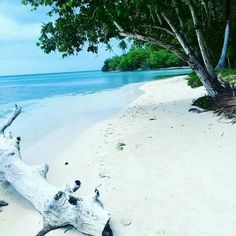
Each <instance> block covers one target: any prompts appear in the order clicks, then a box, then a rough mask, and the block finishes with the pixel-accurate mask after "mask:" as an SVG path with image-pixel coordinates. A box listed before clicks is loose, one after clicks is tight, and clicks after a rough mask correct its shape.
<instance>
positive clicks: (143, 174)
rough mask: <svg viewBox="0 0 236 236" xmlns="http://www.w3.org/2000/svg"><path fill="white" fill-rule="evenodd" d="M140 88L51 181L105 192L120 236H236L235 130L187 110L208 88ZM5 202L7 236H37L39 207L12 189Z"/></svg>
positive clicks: (2, 225)
mask: <svg viewBox="0 0 236 236" xmlns="http://www.w3.org/2000/svg"><path fill="white" fill-rule="evenodd" d="M140 89H141V90H143V92H144V94H143V95H141V96H140V97H139V98H138V99H136V100H135V101H134V102H133V103H131V104H129V105H128V106H127V107H126V108H125V109H124V110H123V111H121V112H120V113H119V114H116V115H115V116H113V117H111V118H109V119H107V120H105V121H102V122H100V123H98V124H96V125H94V126H92V127H91V128H89V129H88V131H87V132H85V133H84V134H83V135H82V136H81V137H80V139H79V140H75V142H74V143H73V144H71V145H70V146H68V147H65V150H64V151H63V152H62V153H61V155H60V156H59V157H58V158H57V159H56V160H55V161H54V162H53V163H52V164H51V167H50V171H49V175H48V181H49V182H50V183H52V184H55V185H58V186H61V185H64V184H66V183H68V182H71V180H74V179H80V180H81V182H82V187H81V190H79V191H78V194H81V195H82V196H83V195H85V194H87V193H89V192H90V191H93V189H94V188H95V187H97V186H99V190H100V192H101V196H102V199H103V201H104V203H105V207H106V209H107V210H109V211H110V212H111V215H112V218H111V227H112V229H113V231H114V235H115V236H153V235H162V236H163V235H165V236H166V235H171V236H172V235H173V236H185V235H186V236H201V235H204V236H222V235H227V236H231V235H232V236H233V235H235V234H236V187H235V179H236V171H235V170H236V158H235V145H234V139H233V137H234V133H235V126H233V125H231V124H228V123H225V122H223V121H219V120H218V117H215V116H214V115H213V114H212V113H211V112H207V113H201V114H196V113H190V112H188V110H189V108H190V107H191V102H192V99H194V98H197V97H199V96H201V95H203V94H205V90H204V89H203V88H198V89H191V88H189V87H188V86H187V85H186V80H185V77H184V76H180V77H175V78H171V79H167V80H161V81H154V82H147V83H145V84H144V85H143V86H141V88H140ZM119 143H124V144H125V146H124V149H123V150H118V149H117V145H118V144H119ZM48 145H49V147H50V144H48ZM39 151H40V150H39ZM65 162H68V165H65ZM1 198H3V200H7V201H8V202H9V203H10V205H9V206H8V207H5V208H3V211H2V212H0V235H1V236H12V235H24V236H32V235H35V233H36V232H37V231H38V230H39V229H40V228H41V227H42V219H41V216H40V215H39V214H38V213H37V212H36V211H35V210H34V209H33V208H32V206H31V205H30V204H29V203H28V202H27V201H25V200H24V199H22V198H21V197H20V196H19V195H17V193H15V192H14V190H12V189H11V188H9V189H8V191H7V192H5V193H4V194H3V197H2V196H1ZM48 235H52V236H53V235H55V236H56V235H57V236H60V235H65V234H64V231H63V230H57V231H53V232H51V233H49V234H48ZM66 235H68V236H70V235H81V234H80V233H78V232H72V231H70V232H67V233H66Z"/></svg>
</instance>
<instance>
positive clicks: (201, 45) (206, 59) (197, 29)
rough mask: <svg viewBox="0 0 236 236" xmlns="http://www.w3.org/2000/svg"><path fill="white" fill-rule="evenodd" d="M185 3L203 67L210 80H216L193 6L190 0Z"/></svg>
mask: <svg viewBox="0 0 236 236" xmlns="http://www.w3.org/2000/svg"><path fill="white" fill-rule="evenodd" d="M187 3H188V5H189V9H190V12H191V15H192V18H193V24H194V27H195V32H196V35H197V40H198V45H199V48H200V51H201V55H202V59H203V61H204V64H205V67H206V69H207V71H208V73H209V74H210V76H211V77H212V78H214V79H216V78H217V76H216V74H215V73H214V69H213V66H212V64H211V60H210V55H209V52H208V48H207V44H206V41H205V38H204V36H203V33H202V30H201V27H200V23H199V20H198V17H197V14H196V11H195V9H194V6H193V4H192V1H191V0H188V1H187Z"/></svg>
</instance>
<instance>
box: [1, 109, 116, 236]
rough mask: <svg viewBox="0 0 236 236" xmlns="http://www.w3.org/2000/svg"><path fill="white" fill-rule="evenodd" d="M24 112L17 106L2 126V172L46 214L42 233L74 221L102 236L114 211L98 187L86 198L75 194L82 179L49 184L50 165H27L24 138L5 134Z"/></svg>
mask: <svg viewBox="0 0 236 236" xmlns="http://www.w3.org/2000/svg"><path fill="white" fill-rule="evenodd" d="M20 112H21V109H20V108H18V107H17V106H16V107H15V110H14V112H13V113H12V115H11V116H10V117H9V119H8V120H7V121H6V122H5V123H4V125H3V126H2V128H1V129H0V174H1V175H2V177H3V179H4V180H6V181H8V182H9V183H10V184H11V185H12V186H13V187H14V188H15V189H16V191H17V192H19V193H20V194H21V195H22V196H24V197H25V198H26V199H27V200H29V201H30V202H31V203H32V204H33V206H34V207H35V208H36V209H37V210H38V211H39V212H40V213H41V215H42V216H43V219H44V228H43V230H41V231H40V232H39V233H38V235H45V234H46V233H47V232H49V231H51V230H54V229H56V228H61V227H65V226H67V225H71V226H73V227H75V228H76V229H77V230H79V231H80V232H82V233H84V234H88V235H92V236H101V235H102V234H103V231H104V229H105V227H106V226H107V223H108V222H109V219H110V214H109V213H108V212H107V211H106V210H104V208H103V204H102V203H101V200H100V199H99V192H98V190H95V191H94V192H93V193H92V194H91V195H90V196H88V197H86V198H84V199H82V198H79V197H77V196H76V195H75V192H76V191H77V190H78V189H79V187H80V184H81V183H80V181H79V180H76V181H74V182H73V183H72V184H69V185H67V186H66V187H64V188H58V187H55V186H53V185H51V184H49V183H48V182H47V181H46V175H47V172H48V170H49V167H48V165H45V164H44V165H38V166H28V165H26V164H25V163H24V162H23V161H22V159H21V154H20V138H19V137H17V138H13V137H12V136H11V135H9V136H6V135H5V133H4V131H5V130H6V129H7V127H9V126H10V125H11V124H12V122H13V121H14V120H15V119H16V117H17V116H18V115H19V114H20ZM109 235H112V232H111V234H109Z"/></svg>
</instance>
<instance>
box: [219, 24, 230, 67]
mask: <svg viewBox="0 0 236 236" xmlns="http://www.w3.org/2000/svg"><path fill="white" fill-rule="evenodd" d="M229 29H230V21H229V20H227V24H226V27H225V36H224V43H223V48H222V52H221V56H220V60H219V62H218V64H217V66H216V69H223V68H225V65H226V55H227V49H228V44H229Z"/></svg>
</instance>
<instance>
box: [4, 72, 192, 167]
mask: <svg viewBox="0 0 236 236" xmlns="http://www.w3.org/2000/svg"><path fill="white" fill-rule="evenodd" d="M189 72H190V70H188V69H173V70H157V71H140V72H112V73H103V72H100V71H90V72H73V73H56V74H40V75H20V76H4V77H0V109H1V114H2V116H0V122H1V121H2V120H3V118H4V117H5V116H7V115H8V114H9V112H10V111H11V108H12V107H13V104H16V103H17V104H18V105H20V106H22V108H23V113H22V114H21V115H20V117H19V118H18V119H17V120H16V121H15V122H14V124H13V125H12V127H11V129H10V130H11V131H13V135H16V136H21V137H22V145H21V147H22V156H23V157H24V160H25V161H26V162H28V163H30V164H37V163H40V162H47V163H49V164H50V160H52V161H53V160H54V158H55V156H56V155H57V154H58V153H60V152H61V151H62V150H63V149H65V148H66V147H67V146H68V145H71V144H72V143H73V141H74V140H77V138H78V137H79V136H80V135H81V133H82V132H83V131H84V130H85V129H86V128H88V127H89V126H91V125H93V124H94V123H96V122H98V121H101V120H102V119H105V118H108V117H109V116H111V115H113V114H114V113H116V112H118V111H119V110H121V109H122V108H124V107H125V106H126V105H127V104H128V103H130V102H132V101H133V100H134V99H136V98H137V97H138V96H139V95H140V94H141V91H139V89H138V87H139V86H140V85H141V83H143V82H145V81H151V80H159V79H162V78H163V77H170V76H172V75H180V74H186V73H189ZM36 150H40V152H37V151H36ZM32 155H33V156H34V158H33V159H32Z"/></svg>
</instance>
